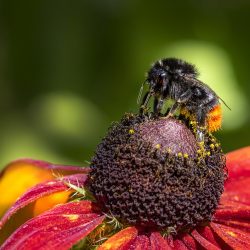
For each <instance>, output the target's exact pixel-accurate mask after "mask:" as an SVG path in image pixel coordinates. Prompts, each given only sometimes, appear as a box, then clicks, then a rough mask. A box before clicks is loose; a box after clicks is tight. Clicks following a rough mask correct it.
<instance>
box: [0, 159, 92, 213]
mask: <svg viewBox="0 0 250 250" xmlns="http://www.w3.org/2000/svg"><path fill="white" fill-rule="evenodd" d="M87 170H88V169H87V168H86V169H85V168H81V167H74V166H65V165H55V164H51V163H48V162H45V161H38V160H32V159H20V160H17V161H14V162H11V163H10V164H9V165H7V167H6V168H5V169H4V170H3V171H2V172H1V173H0V192H1V199H0V217H1V216H2V215H3V214H4V213H5V211H6V210H7V209H8V208H9V207H11V205H12V204H13V203H14V202H15V201H16V199H17V198H18V197H19V196H20V195H21V194H23V193H24V192H25V191H26V190H28V189H29V188H31V187H33V186H35V185H36V184H38V183H41V182H44V181H46V180H51V179H54V178H55V174H57V175H58V174H59V175H64V174H66V175H67V174H71V173H76V172H83V171H85V172H86V171H87Z"/></svg>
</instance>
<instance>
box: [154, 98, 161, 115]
mask: <svg viewBox="0 0 250 250" xmlns="http://www.w3.org/2000/svg"><path fill="white" fill-rule="evenodd" d="M162 106H163V99H162V97H160V98H158V97H155V100H154V113H155V114H156V115H159V114H160V112H161V109H162Z"/></svg>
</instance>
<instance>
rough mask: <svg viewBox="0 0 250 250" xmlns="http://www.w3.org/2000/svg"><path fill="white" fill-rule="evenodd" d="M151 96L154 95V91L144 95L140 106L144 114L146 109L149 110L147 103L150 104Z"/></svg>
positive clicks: (141, 112)
mask: <svg viewBox="0 0 250 250" xmlns="http://www.w3.org/2000/svg"><path fill="white" fill-rule="evenodd" d="M151 96H152V92H151V91H148V92H147V93H146V94H145V95H144V97H143V100H142V104H141V106H140V114H144V113H145V111H146V110H147V105H148V102H149V99H150V97H151Z"/></svg>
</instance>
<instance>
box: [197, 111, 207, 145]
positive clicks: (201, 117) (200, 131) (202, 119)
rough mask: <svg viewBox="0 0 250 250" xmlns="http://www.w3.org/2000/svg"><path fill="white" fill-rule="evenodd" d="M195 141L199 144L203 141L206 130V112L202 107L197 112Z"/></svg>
mask: <svg viewBox="0 0 250 250" xmlns="http://www.w3.org/2000/svg"><path fill="white" fill-rule="evenodd" d="M196 115H197V123H198V126H197V135H196V136H197V140H198V141H199V142H202V141H204V133H205V130H206V112H205V110H204V107H199V109H198V111H197V114H196Z"/></svg>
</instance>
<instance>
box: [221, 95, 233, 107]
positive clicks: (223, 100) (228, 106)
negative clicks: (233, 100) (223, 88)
mask: <svg viewBox="0 0 250 250" xmlns="http://www.w3.org/2000/svg"><path fill="white" fill-rule="evenodd" d="M218 98H219V99H220V100H221V101H222V102H223V104H224V105H225V106H226V107H227V108H228V109H229V110H231V108H230V107H229V106H228V105H227V104H226V102H225V101H224V100H223V99H222V98H220V97H219V96H218Z"/></svg>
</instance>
